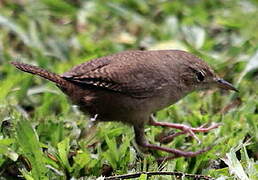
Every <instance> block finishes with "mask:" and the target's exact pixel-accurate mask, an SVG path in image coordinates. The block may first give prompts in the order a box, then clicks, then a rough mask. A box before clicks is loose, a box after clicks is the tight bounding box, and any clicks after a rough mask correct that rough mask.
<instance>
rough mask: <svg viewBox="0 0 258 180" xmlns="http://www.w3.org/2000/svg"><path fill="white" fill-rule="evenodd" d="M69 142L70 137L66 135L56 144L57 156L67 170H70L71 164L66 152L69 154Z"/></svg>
mask: <svg viewBox="0 0 258 180" xmlns="http://www.w3.org/2000/svg"><path fill="white" fill-rule="evenodd" d="M69 142H70V139H69V138H68V137H67V138H65V139H64V140H63V141H61V142H60V143H58V144H57V148H58V155H59V158H60V160H61V162H62V164H63V166H64V167H65V168H66V169H67V170H68V171H69V172H71V166H70V164H69V161H68V154H69V150H70V145H69Z"/></svg>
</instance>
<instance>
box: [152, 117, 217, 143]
mask: <svg viewBox="0 0 258 180" xmlns="http://www.w3.org/2000/svg"><path fill="white" fill-rule="evenodd" d="M149 124H150V125H153V126H163V127H170V128H175V129H180V130H181V132H177V133H175V134H172V135H169V136H166V137H164V138H162V139H161V142H165V143H168V142H171V141H172V140H173V139H174V138H175V137H176V136H178V135H181V134H189V135H190V136H192V137H193V138H195V139H196V140H197V141H198V143H201V141H200V139H199V138H198V137H197V136H196V135H195V133H196V132H208V131H210V130H212V129H215V128H217V127H219V126H220V124H213V125H211V126H209V127H205V126H206V124H204V125H202V126H200V127H197V128H193V127H189V126H187V125H184V124H176V123H168V122H157V121H155V120H154V117H153V116H152V115H151V116H150V120H149Z"/></svg>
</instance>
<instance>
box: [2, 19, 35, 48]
mask: <svg viewBox="0 0 258 180" xmlns="http://www.w3.org/2000/svg"><path fill="white" fill-rule="evenodd" d="M0 25H2V26H3V27H6V28H8V29H9V30H11V31H13V32H14V33H15V34H17V36H18V37H19V38H20V39H21V40H22V41H23V43H24V44H26V45H27V46H30V38H29V37H28V35H27V34H26V32H25V31H24V30H23V29H22V28H21V27H20V26H18V25H17V24H15V23H14V22H13V21H12V20H11V19H9V18H7V17H5V16H2V15H0Z"/></svg>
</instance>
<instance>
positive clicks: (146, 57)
mask: <svg viewBox="0 0 258 180" xmlns="http://www.w3.org/2000/svg"><path fill="white" fill-rule="evenodd" d="M11 63H12V64H13V65H14V66H15V67H16V68H18V69H20V70H22V71H25V72H28V73H31V74H35V75H38V76H41V77H43V78H45V79H48V80H50V81H52V82H54V83H56V85H57V86H58V87H59V88H60V89H61V90H62V91H63V92H64V93H65V94H66V95H67V96H68V97H69V98H70V99H71V100H72V102H73V103H74V104H77V105H78V106H79V108H80V110H81V111H82V112H84V113H87V114H89V115H90V116H91V117H95V118H96V121H120V122H123V123H126V124H129V125H131V126H133V128H134V131H135V141H136V143H137V144H138V145H139V146H141V147H144V148H148V149H156V150H161V151H166V152H168V153H172V154H173V155H172V156H168V157H166V158H165V159H172V158H175V157H180V156H184V157H193V156H196V155H198V154H201V153H203V152H205V151H207V150H209V149H210V148H209V147H208V148H205V149H201V150H199V151H196V152H185V151H182V150H179V149H171V148H167V147H162V146H158V145H154V144H150V143H148V141H147V140H146V138H145V134H144V126H145V125H146V124H149V125H154V126H164V127H171V128H176V129H179V130H181V131H180V132H178V133H176V134H174V135H172V136H168V137H165V141H166V142H168V141H172V139H173V138H174V137H175V136H177V135H180V134H186V133H187V134H189V135H190V136H193V137H194V138H196V139H197V140H198V138H197V136H196V135H195V133H196V132H208V131H209V130H211V129H214V128H217V127H218V126H219V124H213V125H211V126H210V127H204V126H200V127H197V128H192V127H189V126H186V125H182V124H175V123H168V122H157V121H155V120H154V118H153V117H152V114H153V113H155V112H156V111H158V110H161V109H163V108H165V107H167V106H169V105H171V104H174V103H176V102H177V101H178V100H180V99H181V98H183V97H184V96H186V95H187V94H189V93H191V92H193V91H196V90H205V89H212V88H215V87H220V88H223V89H227V90H233V91H237V89H236V88H234V87H233V86H232V85H231V84H230V83H228V82H227V81H225V80H223V79H221V78H220V77H218V76H217V75H216V74H215V73H214V71H213V70H212V69H211V68H210V67H209V66H208V65H207V64H206V63H205V62H204V61H202V60H201V59H199V58H198V57H196V56H194V55H192V54H190V53H188V52H185V51H180V50H156V51H139V50H132V51H124V52H120V53H117V54H113V55H109V56H104V57H100V58H97V59H93V60H91V61H88V62H85V63H83V64H80V65H78V66H75V67H73V68H72V69H71V70H70V71H68V72H66V73H64V74H62V75H58V74H55V73H52V72H49V71H47V70H44V69H41V68H39V67H36V66H32V65H28V64H24V63H21V62H11ZM163 139H164V138H163ZM198 141H199V140H198Z"/></svg>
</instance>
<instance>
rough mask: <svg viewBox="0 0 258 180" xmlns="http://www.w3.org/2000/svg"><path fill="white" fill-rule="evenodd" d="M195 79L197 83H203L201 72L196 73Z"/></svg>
mask: <svg viewBox="0 0 258 180" xmlns="http://www.w3.org/2000/svg"><path fill="white" fill-rule="evenodd" d="M196 78H197V80H198V81H199V82H201V81H203V80H204V74H203V73H202V72H201V71H198V72H197V73H196Z"/></svg>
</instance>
